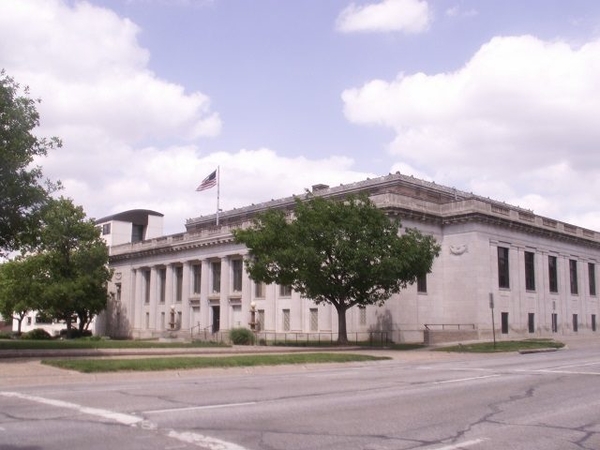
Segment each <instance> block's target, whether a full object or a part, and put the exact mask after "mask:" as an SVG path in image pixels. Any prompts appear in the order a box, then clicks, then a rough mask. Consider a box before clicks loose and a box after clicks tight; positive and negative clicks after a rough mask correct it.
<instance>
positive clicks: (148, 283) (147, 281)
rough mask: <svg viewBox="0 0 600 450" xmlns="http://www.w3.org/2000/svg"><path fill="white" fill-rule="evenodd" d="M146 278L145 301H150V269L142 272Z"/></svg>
mask: <svg viewBox="0 0 600 450" xmlns="http://www.w3.org/2000/svg"><path fill="white" fill-rule="evenodd" d="M142 277H143V278H144V303H150V270H144V271H143V272H142Z"/></svg>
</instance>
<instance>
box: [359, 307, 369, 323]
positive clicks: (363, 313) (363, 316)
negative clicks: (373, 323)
mask: <svg viewBox="0 0 600 450" xmlns="http://www.w3.org/2000/svg"><path fill="white" fill-rule="evenodd" d="M358 322H359V323H360V324H361V325H366V324H367V308H365V307H364V306H363V307H362V308H360V307H359V308H358Z"/></svg>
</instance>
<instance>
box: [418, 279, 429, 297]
mask: <svg viewBox="0 0 600 450" xmlns="http://www.w3.org/2000/svg"><path fill="white" fill-rule="evenodd" d="M417 292H418V293H420V294H427V274H425V275H420V276H418V277H417Z"/></svg>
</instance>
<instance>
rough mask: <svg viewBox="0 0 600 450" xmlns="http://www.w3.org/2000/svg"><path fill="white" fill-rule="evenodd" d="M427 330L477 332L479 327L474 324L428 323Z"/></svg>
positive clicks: (425, 325)
mask: <svg viewBox="0 0 600 450" xmlns="http://www.w3.org/2000/svg"><path fill="white" fill-rule="evenodd" d="M424 327H425V329H426V330H429V331H433V330H475V329H476V328H477V327H476V325H475V324H474V323H426V324H424Z"/></svg>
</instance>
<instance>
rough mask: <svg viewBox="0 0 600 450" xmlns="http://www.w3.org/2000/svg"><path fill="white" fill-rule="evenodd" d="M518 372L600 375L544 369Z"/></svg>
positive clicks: (596, 373)
mask: <svg viewBox="0 0 600 450" xmlns="http://www.w3.org/2000/svg"><path fill="white" fill-rule="evenodd" d="M517 372H531V373H557V374H565V375H596V376H597V375H600V372H578V371H575V370H553V369H545V370H544V369H542V370H518V371H517Z"/></svg>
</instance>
